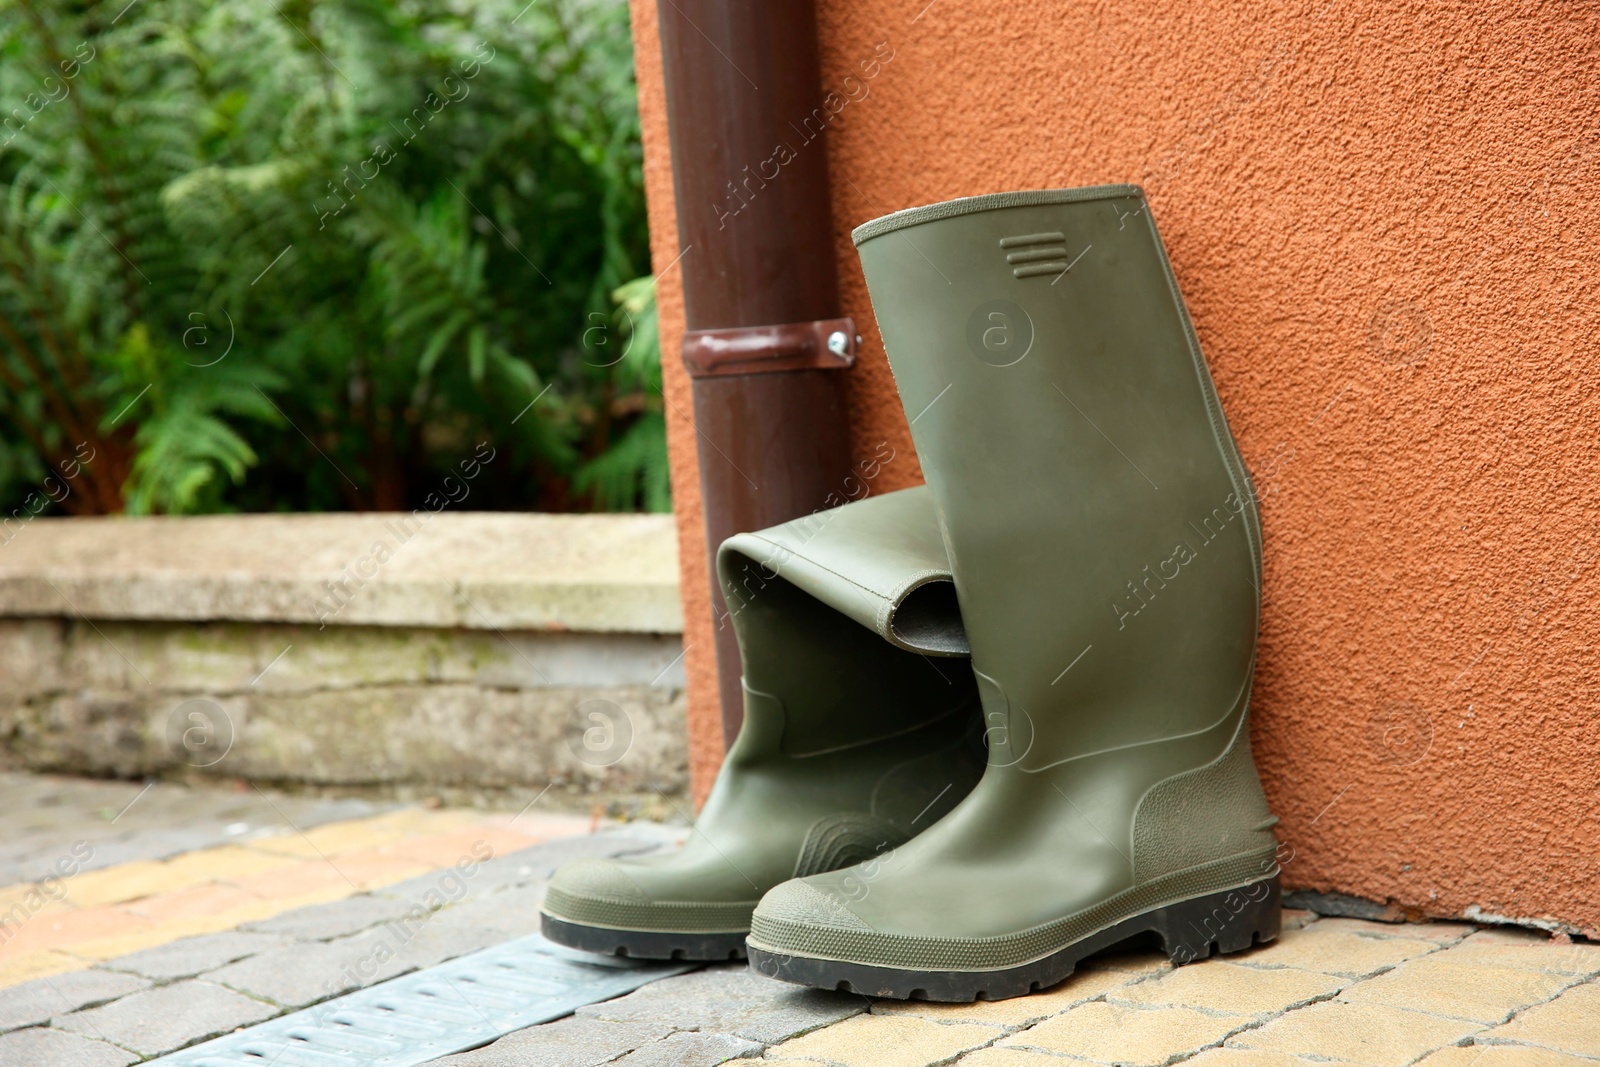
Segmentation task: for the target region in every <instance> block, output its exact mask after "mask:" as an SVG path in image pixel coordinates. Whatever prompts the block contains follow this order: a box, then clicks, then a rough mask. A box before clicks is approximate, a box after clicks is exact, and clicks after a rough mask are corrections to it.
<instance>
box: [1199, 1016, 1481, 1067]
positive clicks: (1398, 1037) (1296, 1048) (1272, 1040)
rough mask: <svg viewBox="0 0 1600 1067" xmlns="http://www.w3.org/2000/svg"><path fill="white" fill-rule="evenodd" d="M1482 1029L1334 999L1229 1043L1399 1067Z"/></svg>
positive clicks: (1246, 1032) (1250, 1031)
mask: <svg viewBox="0 0 1600 1067" xmlns="http://www.w3.org/2000/svg"><path fill="white" fill-rule="evenodd" d="M1480 1029H1481V1027H1479V1026H1478V1025H1477V1024H1476V1023H1468V1022H1462V1021H1460V1020H1459V1019H1440V1018H1437V1017H1436V1016H1432V1015H1424V1014H1422V1013H1421V1012H1415V1011H1406V1010H1404V1009H1401V1008H1391V1007H1388V1006H1386V1005H1382V1004H1345V1003H1343V1002H1341V1001H1329V1002H1327V1003H1324V1004H1312V1005H1311V1006H1310V1007H1306V1008H1300V1009H1297V1010H1295V1011H1292V1012H1290V1013H1289V1014H1287V1015H1280V1016H1279V1017H1278V1018H1276V1019H1273V1020H1272V1021H1271V1022H1268V1023H1267V1024H1266V1025H1264V1026H1261V1027H1259V1028H1257V1029H1255V1030H1247V1031H1245V1032H1244V1033H1242V1034H1237V1035H1235V1036H1234V1037H1232V1038H1230V1039H1229V1040H1228V1044H1229V1045H1230V1046H1233V1047H1235V1048H1253V1049H1263V1050H1266V1051H1269V1052H1286V1053H1289V1054H1291V1055H1297V1056H1314V1057H1320V1058H1324V1059H1336V1060H1345V1061H1348V1062H1350V1063H1358V1064H1363V1065H1366V1067H1400V1065H1401V1064H1406V1063H1410V1062H1411V1061H1412V1060H1414V1059H1416V1058H1417V1057H1419V1056H1421V1055H1422V1054H1423V1053H1425V1052H1431V1051H1432V1050H1434V1049H1437V1048H1443V1047H1444V1046H1445V1045H1453V1044H1455V1043H1456V1042H1458V1041H1460V1040H1461V1039H1462V1038H1464V1037H1466V1036H1467V1035H1469V1034H1472V1033H1475V1032H1476V1031H1478V1030H1480Z"/></svg>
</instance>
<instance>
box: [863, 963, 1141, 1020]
mask: <svg viewBox="0 0 1600 1067" xmlns="http://www.w3.org/2000/svg"><path fill="white" fill-rule="evenodd" d="M1136 980H1137V979H1136V976H1135V975H1132V974H1128V973H1127V972H1125V971H1087V972H1084V973H1083V974H1075V975H1073V976H1072V977H1071V978H1068V979H1067V980H1066V981H1065V982H1062V983H1061V984H1060V985H1058V986H1056V987H1054V988H1053V989H1048V990H1045V991H1044V992H1042V993H1033V994H1030V995H1029V996H1025V997H1012V998H1011V999H1010V1000H993V1001H983V1000H980V1001H978V1002H977V1003H975V1004H930V1003H929V1002H928V1001H925V1000H879V1001H876V1002H874V1003H873V1005H872V1013H873V1014H874V1015H915V1016H919V1017H921V1018H924V1019H938V1020H940V1021H957V1020H959V1021H962V1022H973V1023H994V1024H995V1025H997V1026H1026V1025H1027V1024H1029V1023H1031V1022H1034V1021H1036V1020H1039V1019H1043V1018H1045V1017H1047V1016H1050V1015H1055V1014H1058V1013H1060V1012H1063V1011H1066V1010H1067V1009H1068V1008H1070V1007H1072V1006H1073V1005H1074V1004H1081V1003H1082V1002H1083V1001H1086V1000H1093V999H1094V998H1095V997H1098V996H1101V995H1103V994H1104V993H1106V992H1107V991H1109V990H1112V989H1120V988H1121V987H1122V986H1125V985H1127V984H1128V983H1129V982H1132V981H1136Z"/></svg>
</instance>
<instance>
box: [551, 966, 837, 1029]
mask: <svg viewBox="0 0 1600 1067" xmlns="http://www.w3.org/2000/svg"><path fill="white" fill-rule="evenodd" d="M866 1009H867V1000H866V998H865V997H858V996H854V995H852V994H849V993H834V992H827V991H824V990H820V989H800V988H797V987H795V986H792V985H788V984H786V983H783V982H774V981H772V980H771V979H770V978H763V977H762V976H761V975H758V974H752V973H751V972H750V970H749V969H748V968H745V967H742V966H740V967H734V966H721V967H708V968H706V969H705V970H702V971H695V972H694V973H692V974H684V975H678V976H676V977H673V978H663V979H661V980H660V981H656V982H651V983H650V984H649V985H647V986H644V987H642V988H640V989H637V990H635V991H634V992H632V993H629V994H628V995H627V996H623V997H618V998H617V999H615V1000H608V1001H605V1002H604V1003H601V1004H590V1005H587V1006H585V1007H582V1008H579V1009H578V1012H577V1013H578V1015H580V1016H585V1017H589V1018H596V1019H612V1020H615V1021H618V1022H652V1023H660V1024H661V1025H663V1026H670V1027H672V1028H673V1029H675V1030H703V1031H709V1032H714V1033H721V1034H732V1035H734V1036H737V1037H742V1038H748V1039H750V1040H752V1041H761V1042H764V1043H766V1044H774V1043H776V1042H779V1041H784V1040H787V1039H789V1038H791V1037H794V1036H796V1035H798V1034H803V1033H806V1032H807V1031H811V1030H815V1029H817V1028H818V1027H821V1026H826V1025H828V1024H830V1023H836V1022H839V1021H841V1020H843V1019H848V1018H850V1017H851V1016H853V1015H859V1014H860V1013H862V1012H863V1011H865V1010H866Z"/></svg>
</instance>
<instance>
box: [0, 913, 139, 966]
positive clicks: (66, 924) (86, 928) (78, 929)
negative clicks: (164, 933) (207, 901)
mask: <svg viewBox="0 0 1600 1067" xmlns="http://www.w3.org/2000/svg"><path fill="white" fill-rule="evenodd" d="M154 925H155V924H154V923H153V922H151V921H150V920H149V919H146V918H144V917H143V916H140V915H133V914H131V913H129V912H128V911H126V910H125V909H123V908H71V909H68V910H66V911H58V912H55V913H53V914H49V915H37V916H35V917H34V918H33V919H31V920H29V921H28V922H26V923H24V924H22V925H21V926H18V927H13V928H12V930H11V937H10V939H9V940H8V941H7V942H6V944H5V947H4V948H0V959H4V958H6V957H8V956H11V955H13V954H20V953H23V952H35V951H43V950H46V949H58V950H70V949H71V947H72V946H73V945H76V944H78V943H79V942H81V941H87V940H90V939H91V938H96V937H109V936H111V935H112V934H117V933H122V932H124V931H133V930H145V929H149V928H150V927H151V926H154Z"/></svg>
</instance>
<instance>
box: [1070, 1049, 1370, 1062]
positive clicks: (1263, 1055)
mask: <svg viewBox="0 0 1600 1067" xmlns="http://www.w3.org/2000/svg"><path fill="white" fill-rule="evenodd" d="M1347 1062H1348V1061H1347V1060H1308V1059H1303V1058H1301V1057H1299V1056H1291V1055H1289V1054H1288V1053H1286V1052H1266V1051H1263V1050H1261V1049H1252V1048H1227V1047H1223V1048H1211V1049H1206V1050H1205V1051H1204V1052H1202V1053H1200V1055H1198V1056H1196V1057H1195V1058H1194V1059H1192V1060H1184V1061H1183V1067H1341V1065H1342V1064H1345V1063H1347ZM1055 1067H1061V1065H1060V1064H1056V1065H1055Z"/></svg>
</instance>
